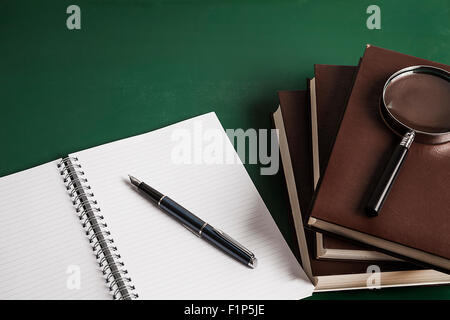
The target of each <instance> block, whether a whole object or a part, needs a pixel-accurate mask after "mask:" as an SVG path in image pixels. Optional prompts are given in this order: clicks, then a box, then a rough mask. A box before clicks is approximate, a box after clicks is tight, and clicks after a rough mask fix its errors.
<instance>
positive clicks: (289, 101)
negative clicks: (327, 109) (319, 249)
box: [278, 77, 417, 276]
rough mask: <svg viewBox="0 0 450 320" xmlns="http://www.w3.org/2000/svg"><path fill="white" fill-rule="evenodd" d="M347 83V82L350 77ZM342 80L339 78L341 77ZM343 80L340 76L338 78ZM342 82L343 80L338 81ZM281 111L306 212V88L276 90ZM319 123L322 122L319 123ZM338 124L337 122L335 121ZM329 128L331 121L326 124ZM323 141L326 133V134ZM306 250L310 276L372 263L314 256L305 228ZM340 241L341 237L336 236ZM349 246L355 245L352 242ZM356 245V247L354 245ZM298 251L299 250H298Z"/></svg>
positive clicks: (387, 265)
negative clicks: (309, 264)
mask: <svg viewBox="0 0 450 320" xmlns="http://www.w3.org/2000/svg"><path fill="white" fill-rule="evenodd" d="M346 79H347V80H350V81H349V82H348V83H347V85H348V86H351V79H352V78H351V77H348V78H346ZM341 80H342V79H341ZM342 81H344V80H342ZM342 85H344V84H342ZM278 97H279V100H280V108H281V113H282V115H283V123H284V128H285V131H286V137H287V141H288V146H289V152H290V158H291V162H292V167H293V171H294V179H295V183H296V187H297V192H298V199H299V202H300V209H301V211H302V213H306V212H307V210H308V208H309V206H310V202H311V200H312V197H313V192H314V190H313V174H312V165H313V164H312V157H311V149H312V146H311V118H310V116H311V115H310V108H309V92H308V91H303V90H295V91H279V92H278ZM338 120H339V119H333V118H329V121H333V122H336V121H337V122H338ZM319 125H322V124H319ZM337 125H338V123H337ZM329 127H330V128H331V127H332V125H331V123H330V124H329ZM326 140H327V141H328V140H330V137H327V139H326ZM305 236H306V242H307V250H308V255H309V258H310V263H311V269H312V274H313V275H314V276H328V275H344V274H361V273H362V274H365V273H366V271H367V268H368V267H369V266H370V265H373V262H372V263H368V262H354V261H351V262H348V261H331V260H318V259H315V258H314V256H315V254H314V250H315V232H314V231H311V230H308V229H305ZM336 241H339V242H344V243H345V241H342V240H336ZM348 246H349V247H352V248H355V247H357V246H354V245H352V244H349V245H348ZM357 248H360V247H357ZM301 254H302V253H301ZM376 264H377V265H378V266H379V267H380V270H381V271H382V272H387V271H400V270H413V269H417V268H416V267H415V266H412V265H410V264H407V263H404V262H377V263H376Z"/></svg>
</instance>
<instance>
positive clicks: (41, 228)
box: [0, 161, 112, 299]
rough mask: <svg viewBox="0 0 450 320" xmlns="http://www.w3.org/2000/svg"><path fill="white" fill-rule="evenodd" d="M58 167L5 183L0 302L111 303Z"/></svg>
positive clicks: (0, 208)
mask: <svg viewBox="0 0 450 320" xmlns="http://www.w3.org/2000/svg"><path fill="white" fill-rule="evenodd" d="M57 163H58V161H55V162H49V163H46V164H43V165H41V166H38V167H35V168H32V169H28V170H25V171H22V172H19V173H15V174H12V175H9V176H6V177H3V178H1V179H0V299H112V296H111V295H109V294H108V289H107V287H106V285H105V280H103V278H102V275H101V272H100V271H99V270H98V265H97V263H96V260H95V257H94V255H93V253H92V248H91V246H90V245H89V242H88V240H87V238H86V235H85V234H84V232H83V229H82V227H81V224H80V221H79V219H78V217H77V215H76V214H75V209H74V207H73V206H72V203H71V201H70V197H69V194H68V192H67V190H66V188H65V185H64V183H63V178H62V177H61V175H60V174H59V170H58V168H57Z"/></svg>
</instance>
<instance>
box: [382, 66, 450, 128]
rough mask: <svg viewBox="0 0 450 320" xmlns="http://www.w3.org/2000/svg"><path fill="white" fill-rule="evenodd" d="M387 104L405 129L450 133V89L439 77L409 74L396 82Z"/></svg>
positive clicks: (389, 91)
mask: <svg viewBox="0 0 450 320" xmlns="http://www.w3.org/2000/svg"><path fill="white" fill-rule="evenodd" d="M384 102H385V104H386V108H387V109H388V110H389V112H390V113H391V115H392V116H393V117H394V118H395V119H396V120H397V121H399V122H401V123H402V124H403V125H405V126H407V127H409V128H411V129H413V130H415V131H422V132H427V133H445V132H448V131H449V130H450V85H449V82H448V80H445V79H443V78H441V77H439V76H436V75H432V74H426V73H414V72H409V73H405V74H402V75H399V76H398V77H396V78H394V79H392V81H391V82H390V83H389V85H388V86H387V87H386V91H385V95H384Z"/></svg>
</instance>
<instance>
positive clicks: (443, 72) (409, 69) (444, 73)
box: [383, 65, 450, 140]
mask: <svg viewBox="0 0 450 320" xmlns="http://www.w3.org/2000/svg"><path fill="white" fill-rule="evenodd" d="M420 69H425V70H427V69H431V70H432V71H434V73H436V72H437V73H438V74H441V75H442V76H443V77H444V78H447V81H449V79H450V73H449V72H448V71H446V70H444V69H441V68H437V67H432V66H426V65H417V66H411V67H407V68H404V69H401V70H399V71H397V72H396V73H394V74H393V75H391V76H390V77H389V79H387V80H386V82H385V84H384V87H383V107H384V110H385V111H386V112H387V113H388V115H389V116H390V117H391V118H392V119H393V120H395V121H396V122H397V123H399V124H400V125H402V126H403V127H405V128H406V129H407V130H411V131H414V132H415V133H419V134H422V135H427V136H436V137H438V136H444V135H447V134H450V129H449V130H447V131H444V132H436V133H435V132H427V131H421V130H416V129H414V128H411V127H410V126H407V125H406V124H404V123H403V122H401V121H400V120H398V119H397V117H395V116H394V115H393V114H392V113H391V111H390V110H389V108H388V107H387V106H386V100H385V94H386V89H387V87H388V86H389V84H390V83H391V82H392V80H393V79H394V78H397V77H398V76H399V75H401V74H404V73H406V74H412V73H414V71H416V70H420ZM417 73H422V74H432V73H429V72H417ZM449 140H450V137H449Z"/></svg>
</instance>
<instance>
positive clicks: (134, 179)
mask: <svg viewBox="0 0 450 320" xmlns="http://www.w3.org/2000/svg"><path fill="white" fill-rule="evenodd" d="M128 176H129V177H130V181H131V184H133V185H135V186H136V187H138V186H139V185H140V184H141V182H140V181H139V180H138V179H136V178H135V177H133V176H130V175H128Z"/></svg>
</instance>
